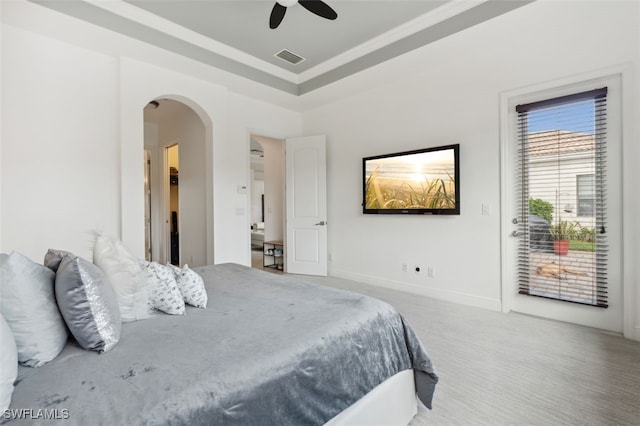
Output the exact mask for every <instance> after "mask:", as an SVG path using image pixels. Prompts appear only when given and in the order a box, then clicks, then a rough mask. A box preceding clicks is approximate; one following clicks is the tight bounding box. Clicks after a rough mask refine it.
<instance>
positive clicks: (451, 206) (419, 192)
mask: <svg viewBox="0 0 640 426" xmlns="http://www.w3.org/2000/svg"><path fill="white" fill-rule="evenodd" d="M459 151H460V145H459V144H456V145H447V146H440V147H436V148H426V149H420V150H416V151H408V152H399V153H396V154H386V155H378V156H375V157H366V158H363V159H362V171H363V194H364V201H363V203H362V206H363V213H365V214H460V170H459Z"/></svg>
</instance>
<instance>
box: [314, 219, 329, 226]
mask: <svg viewBox="0 0 640 426" xmlns="http://www.w3.org/2000/svg"><path fill="white" fill-rule="evenodd" d="M326 224H327V222H325V221H324V220H321V221H320V222H318V223H316V225H320V226H325V225H326Z"/></svg>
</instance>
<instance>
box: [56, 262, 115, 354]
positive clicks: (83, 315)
mask: <svg viewBox="0 0 640 426" xmlns="http://www.w3.org/2000/svg"><path fill="white" fill-rule="evenodd" d="M56 300H57V302H58V307H59V308H60V312H62V316H63V318H64V320H65V322H66V323H67V326H68V327H69V330H70V331H71V334H73V337H75V338H76V340H77V341H78V343H79V344H80V346H82V347H83V348H85V349H89V350H93V351H98V352H106V351H108V350H110V349H111V348H113V347H114V346H115V345H116V343H118V341H119V340H120V332H121V330H122V321H121V320H120V308H119V307H118V299H117V297H116V294H115V292H114V291H113V288H112V287H111V284H110V283H109V281H108V279H107V276H106V275H105V273H104V272H102V270H101V269H100V268H98V267H97V266H96V265H94V264H93V263H91V262H89V261H88V260H85V259H82V258H80V257H77V256H69V255H65V256H62V261H61V262H60V265H59V267H58V272H57V273H56Z"/></svg>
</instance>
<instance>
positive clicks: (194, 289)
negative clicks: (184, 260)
mask: <svg viewBox="0 0 640 426" xmlns="http://www.w3.org/2000/svg"><path fill="white" fill-rule="evenodd" d="M167 266H168V267H170V268H171V270H172V271H173V273H174V275H175V277H176V282H177V283H178V290H180V293H181V294H182V297H183V298H184V301H185V302H186V303H188V304H189V305H191V306H195V307H196V308H206V307H207V301H208V296H207V290H206V289H205V288H204V281H203V279H202V277H201V276H200V275H198V273H196V272H194V271H193V270H191V269H189V265H184V267H183V268H178V267H177V266H174V265H171V264H167Z"/></svg>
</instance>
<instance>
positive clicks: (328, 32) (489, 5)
mask: <svg viewBox="0 0 640 426" xmlns="http://www.w3.org/2000/svg"><path fill="white" fill-rule="evenodd" d="M30 1H31V2H32V3H36V4H39V5H42V6H45V7H47V8H50V9H53V10H56V11H58V12H61V13H64V14H66V15H70V16H72V17H75V18H79V19H81V20H83V21H86V22H89V23H92V24H95V25H98V26H101V27H103V28H106V29H108V30H111V31H116V32H118V33H121V34H123V35H125V36H128V37H133V38H135V39H138V40H140V41H143V42H145V43H148V44H151V45H154V46H157V47H159V48H161V49H164V50H168V51H171V52H173V53H177V54H179V55H182V56H184V57H186V58H190V59H193V60H195V61H197V62H199V63H201V64H204V65H207V66H211V67H213V68H215V69H218V70H222V71H226V72H229V73H232V74H233V75H235V76H239V77H241V78H245V79H249V80H252V81H254V82H257V83H259V84H262V85H265V86H267V87H270V88H273V89H277V90H278V91H280V92H284V93H286V94H287V95H293V96H294V97H303V96H304V95H306V94H308V93H310V92H314V91H317V89H320V88H323V87H325V86H327V85H330V84H332V83H335V82H337V81H339V80H343V79H345V78H346V77H349V76H351V75H353V74H356V73H358V72H360V71H363V70H366V69H368V68H370V67H373V66H375V65H378V64H381V63H383V62H386V61H388V60H390V59H393V58H395V57H397V56H399V55H402V54H404V53H407V52H410V51H412V50H414V49H417V48H420V47H422V46H424V45H426V44H429V43H432V42H435V41H437V40H440V39H442V38H444V37H447V36H450V35H452V34H455V33H456V32H459V31H462V30H464V29H466V28H469V27H471V26H474V25H477V24H480V23H482V22H485V21H487V20H489V19H492V18H494V17H496V16H499V15H501V14H503V13H507V12H509V11H511V10H513V9H516V8H519V7H521V6H523V5H525V4H527V3H531V2H532V1H534V0H508V1H507V0H408V1H402V0H394V1H368V0H326V2H327V4H329V5H330V6H331V7H332V8H333V9H334V10H335V11H336V12H337V14H338V18H337V19H336V20H335V21H329V20H326V19H323V18H320V17H318V16H316V15H314V14H312V13H311V12H309V11H308V10H306V9H304V8H303V7H302V6H300V5H299V4H295V5H293V6H291V7H289V8H288V9H287V12H286V15H285V18H284V20H283V22H282V24H281V25H280V26H279V27H278V28H277V29H275V30H271V29H269V15H270V13H271V9H272V7H273V5H274V0H260V1H250V0H234V1H220V0H195V1H194V0H124V1H123V0H30ZM281 49H289V50H291V51H293V52H294V53H296V54H298V55H300V56H303V57H304V58H306V60H305V61H303V62H301V63H300V64H299V65H295V66H294V65H291V64H288V63H286V62H284V61H282V60H281V59H279V58H275V57H274V54H275V53H277V52H278V51H279V50H281Z"/></svg>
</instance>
